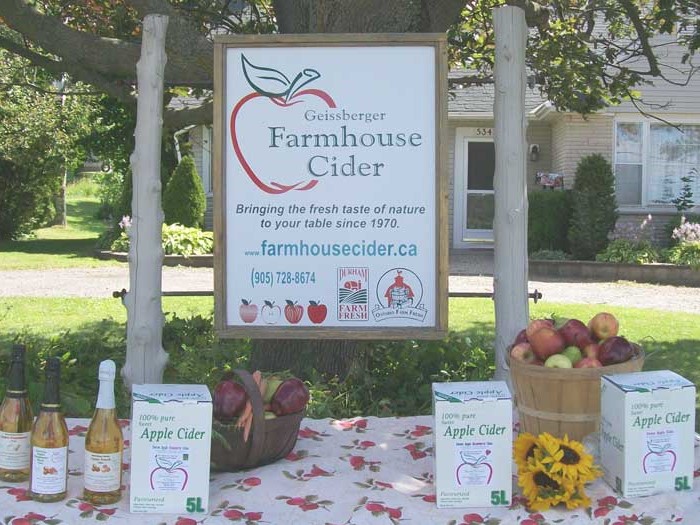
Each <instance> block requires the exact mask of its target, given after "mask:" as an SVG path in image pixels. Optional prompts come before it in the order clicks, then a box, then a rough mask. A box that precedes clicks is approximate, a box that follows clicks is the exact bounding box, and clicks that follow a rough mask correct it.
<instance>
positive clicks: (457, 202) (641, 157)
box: [190, 36, 700, 250]
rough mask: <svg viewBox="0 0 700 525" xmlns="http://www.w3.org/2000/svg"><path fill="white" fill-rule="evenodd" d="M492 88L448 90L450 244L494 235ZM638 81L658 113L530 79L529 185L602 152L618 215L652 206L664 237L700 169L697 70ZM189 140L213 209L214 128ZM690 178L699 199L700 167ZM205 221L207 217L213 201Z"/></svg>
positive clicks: (567, 180) (672, 60) (669, 56)
mask: <svg viewBox="0 0 700 525" xmlns="http://www.w3.org/2000/svg"><path fill="white" fill-rule="evenodd" d="M664 38H666V39H672V38H674V37H670V36H666V37H664ZM661 49H662V51H659V52H657V55H659V57H660V61H661V62H662V63H665V64H680V63H681V55H682V52H683V50H682V48H680V47H679V46H677V45H670V46H664V47H662V48H661ZM685 69H687V67H686V68H685ZM664 73H665V74H666V75H667V76H668V77H669V78H672V79H675V80H677V81H679V82H683V81H684V80H685V75H684V73H683V72H681V71H678V70H677V69H673V68H671V67H666V68H665V71H664ZM451 75H455V76H457V75H460V72H453V73H451ZM493 90H494V86H493V85H492V84H486V85H479V86H472V87H469V88H464V89H455V90H453V91H452V92H451V93H450V96H449V98H448V141H449V159H448V164H449V167H448V174H449V190H450V200H449V202H450V208H449V228H450V233H449V239H450V250H462V249H473V248H490V247H491V246H492V243H493V230H492V220H493V212H494V196H493V171H494V166H495V150H494V144H493V139H494V137H493V126H494V120H493ZM639 91H640V92H641V98H642V99H643V100H644V102H645V103H646V104H648V106H646V107H648V108H650V109H649V110H648V111H650V112H652V113H653V114H654V115H655V116H657V117H658V118H653V117H650V116H644V115H642V114H641V113H640V112H639V111H638V110H637V108H635V107H634V105H633V104H632V103H624V104H622V105H620V106H617V107H610V108H608V109H607V110H606V111H600V112H597V113H594V114H592V115H588V116H586V117H583V116H582V115H579V114H576V113H567V112H559V111H557V110H555V109H554V108H553V106H552V104H551V103H549V102H548V101H547V100H545V99H544V98H543V97H542V96H541V95H540V93H539V91H538V89H537V88H536V87H534V86H532V87H529V88H528V89H527V92H526V104H525V107H526V112H527V120H528V127H527V136H526V138H527V144H528V152H529V154H528V160H527V180H528V191H542V189H543V188H542V186H541V185H540V184H538V182H537V179H538V174H558V175H561V176H562V177H563V183H564V187H571V185H572V183H573V179H574V174H575V171H576V166H577V164H578V162H579V160H580V159H581V158H582V157H584V156H586V155H590V154H594V153H599V154H601V155H602V156H603V157H605V158H606V159H607V160H608V161H609V162H610V163H611V164H612V165H613V169H614V172H615V177H616V194H617V202H618V208H619V213H620V219H619V222H622V223H633V224H640V223H641V222H642V220H643V219H644V218H645V217H646V216H647V215H648V214H650V213H651V214H652V215H653V216H654V221H652V224H653V228H654V239H655V240H656V241H659V242H663V240H664V239H663V235H664V233H663V227H664V225H665V223H666V222H667V221H668V219H670V218H671V216H673V215H675V214H676V209H675V207H674V206H673V204H672V202H671V201H672V199H674V198H675V197H676V196H678V194H679V193H680V191H681V186H682V182H681V177H683V176H685V175H687V174H689V173H695V174H698V173H700V75H695V76H693V77H692V78H691V80H690V82H689V83H688V84H687V85H675V84H670V83H667V82H665V81H663V80H656V81H654V83H653V84H652V85H645V86H643V87H642V88H641V89H640V90H639ZM190 140H191V141H192V143H193V145H194V148H193V152H194V155H195V162H196V165H197V168H198V170H199V173H200V175H201V177H202V181H203V185H204V188H205V190H206V191H207V195H208V200H207V203H208V206H207V209H208V210H211V172H212V170H211V153H210V151H211V149H210V145H211V143H212V135H211V128H208V127H204V126H198V127H196V128H193V129H192V130H191V131H190ZM692 186H693V191H694V194H695V195H696V196H697V198H698V203H700V175H698V176H695V177H694V178H693V181H692ZM694 211H695V210H694ZM206 224H207V226H208V227H211V224H212V222H211V211H208V214H207V223H206Z"/></svg>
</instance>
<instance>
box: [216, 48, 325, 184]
mask: <svg viewBox="0 0 700 525" xmlns="http://www.w3.org/2000/svg"><path fill="white" fill-rule="evenodd" d="M241 67H242V70H243V75H244V76H245V79H246V81H247V82H248V84H249V85H250V87H251V88H253V92H252V93H249V94H247V95H245V96H244V97H243V98H242V99H240V100H239V101H238V102H237V103H236V106H235V107H234V108H233V111H232V113H231V122H230V126H231V141H232V142H233V150H234V152H235V153H236V157H237V158H238V161H239V162H240V163H241V166H242V167H243V170H244V171H245V173H246V175H248V177H249V178H250V180H251V181H253V183H254V184H255V185H256V186H257V187H258V188H260V189H261V190H262V191H264V192H265V193H271V194H279V193H286V192H288V191H291V190H296V191H305V190H310V189H311V188H313V187H314V186H315V185H316V184H318V179H312V180H301V181H297V182H293V183H291V184H282V183H281V182H279V181H275V180H263V177H262V176H260V175H259V174H258V173H256V172H255V170H253V168H252V167H251V165H250V163H249V162H248V159H246V158H245V156H244V155H243V152H242V151H241V147H240V144H239V136H238V126H237V125H238V122H237V119H238V116H239V113H240V111H241V108H243V106H245V105H246V104H248V103H250V102H251V101H253V100H255V99H259V98H263V99H266V100H267V102H268V103H269V104H274V105H276V106H278V107H280V108H281V109H282V110H284V109H287V108H290V107H291V106H294V105H295V104H300V103H304V102H306V101H307V100H309V99H313V98H317V99H320V100H321V101H322V102H323V103H324V104H325V105H326V106H327V107H329V108H335V107H336V105H335V101H334V100H333V98H332V97H331V96H330V95H329V94H328V93H326V92H325V91H322V90H320V89H302V88H303V87H304V86H306V85H307V84H309V83H310V82H313V81H314V80H316V79H318V78H320V76H321V74H320V73H319V72H318V71H316V70H315V69H309V68H305V69H303V70H302V71H301V72H300V73H298V74H297V75H296V76H295V77H294V78H293V79H291V80H290V78H289V77H288V76H287V75H285V74H284V73H283V72H281V71H279V70H277V69H273V68H269V67H261V66H257V65H254V64H252V63H251V62H250V61H249V60H248V59H247V58H246V57H245V55H241ZM265 179H267V177H266V178H265Z"/></svg>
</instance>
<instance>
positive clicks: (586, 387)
mask: <svg viewBox="0 0 700 525" xmlns="http://www.w3.org/2000/svg"><path fill="white" fill-rule="evenodd" d="M635 349H636V353H635V355H634V356H633V357H632V359H630V360H629V361H626V362H624V363H620V364H617V365H608V366H604V367H602V368H574V369H569V368H567V369H562V368H545V367H543V366H534V365H530V364H527V363H523V362H521V361H517V360H515V359H512V360H510V376H511V379H512V382H513V390H514V395H515V401H516V405H517V407H518V415H519V416H520V430H522V431H525V432H531V433H532V434H535V435H537V434H540V433H541V432H549V433H550V434H552V435H554V436H557V437H564V435H565V434H566V435H568V436H569V438H570V439H575V440H581V439H583V437H584V436H586V435H588V434H590V433H591V432H595V431H597V430H598V428H599V425H600V378H601V376H603V375H610V374H622V373H626V372H639V371H641V369H642V366H643V365H644V352H643V351H642V349H641V348H640V347H639V346H636V345H635Z"/></svg>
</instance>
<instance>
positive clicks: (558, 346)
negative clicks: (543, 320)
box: [528, 327, 565, 361]
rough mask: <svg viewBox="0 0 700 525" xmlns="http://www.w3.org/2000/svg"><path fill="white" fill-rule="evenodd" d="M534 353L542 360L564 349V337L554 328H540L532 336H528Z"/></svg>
mask: <svg viewBox="0 0 700 525" xmlns="http://www.w3.org/2000/svg"><path fill="white" fill-rule="evenodd" d="M528 339H529V340H530V344H531V345H532V349H533V351H534V352H535V355H536V356H537V357H538V358H539V359H541V360H542V361H546V360H547V358H548V357H549V356H551V355H553V354H558V353H559V352H561V351H562V350H563V349H564V346H565V344H564V339H563V338H562V336H561V335H559V332H557V331H556V330H555V329H554V328H547V327H545V328H540V329H539V330H537V331H536V332H535V333H534V334H532V336H528Z"/></svg>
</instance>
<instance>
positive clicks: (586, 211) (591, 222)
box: [569, 154, 617, 260]
mask: <svg viewBox="0 0 700 525" xmlns="http://www.w3.org/2000/svg"><path fill="white" fill-rule="evenodd" d="M572 199H573V213H572V216H571V225H570V228H569V247H570V250H571V253H572V255H573V256H574V258H575V259H581V260H591V259H593V258H594V257H595V256H596V254H597V253H600V252H602V251H603V250H604V249H605V247H606V246H607V245H608V234H609V233H610V232H611V231H612V230H613V228H614V227H615V222H616V221H617V203H616V201H615V177H614V176H613V172H612V168H611V166H610V163H609V162H608V161H607V160H605V159H604V158H603V157H602V156H601V155H597V154H596V155H589V156H587V157H584V158H582V159H581V161H580V162H579V164H578V167H577V168H576V179H575V180H574V188H573V192H572Z"/></svg>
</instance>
